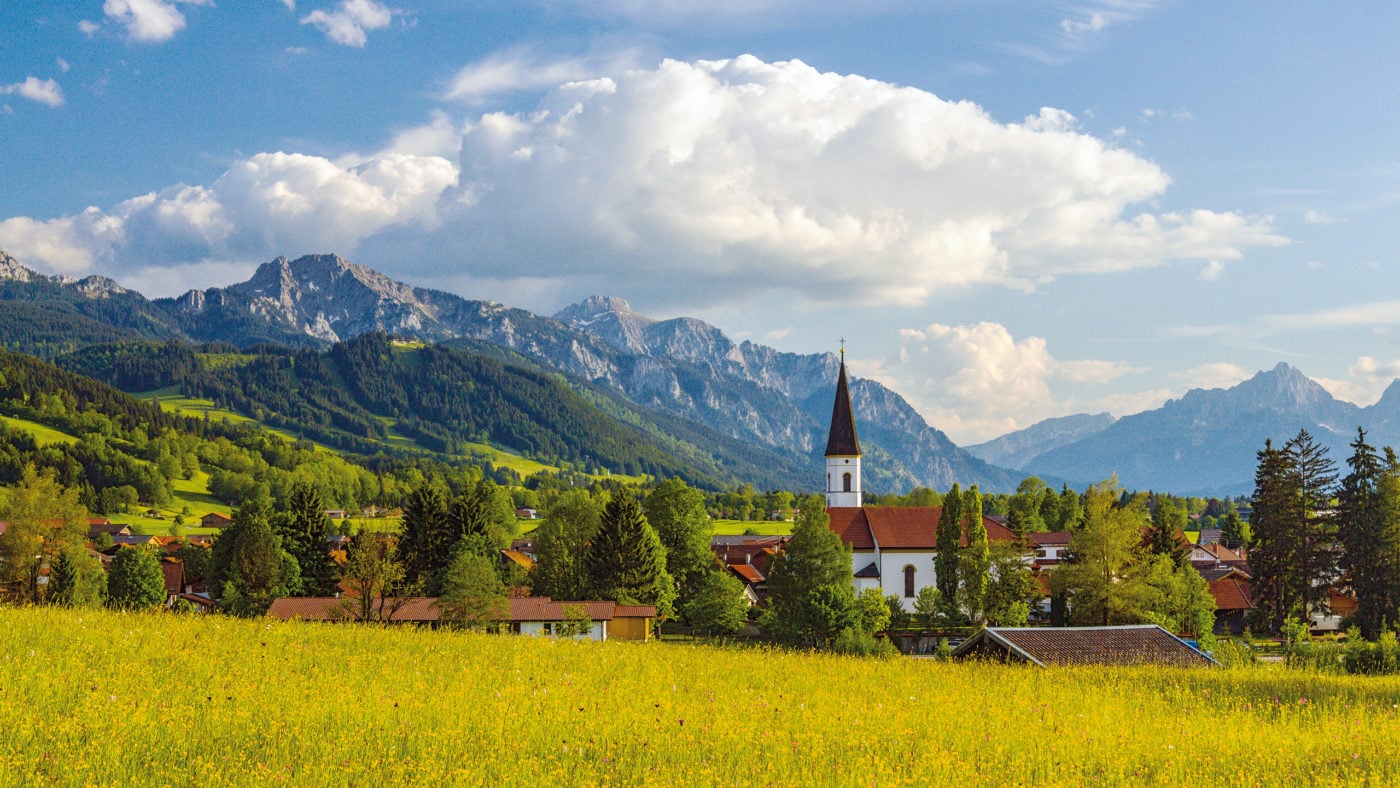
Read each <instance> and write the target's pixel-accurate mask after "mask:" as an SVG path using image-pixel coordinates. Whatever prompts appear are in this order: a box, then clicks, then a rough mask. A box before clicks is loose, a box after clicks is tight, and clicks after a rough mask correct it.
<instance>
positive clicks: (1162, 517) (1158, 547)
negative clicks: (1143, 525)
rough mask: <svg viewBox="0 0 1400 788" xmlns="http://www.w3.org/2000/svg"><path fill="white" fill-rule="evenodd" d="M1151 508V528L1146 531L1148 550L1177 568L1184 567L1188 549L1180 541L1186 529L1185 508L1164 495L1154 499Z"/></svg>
mask: <svg viewBox="0 0 1400 788" xmlns="http://www.w3.org/2000/svg"><path fill="white" fill-rule="evenodd" d="M1155 503H1156V505H1155V506H1153V507H1152V526H1151V528H1150V529H1149V531H1148V550H1150V551H1151V552H1153V553H1155V554H1157V555H1164V556H1167V557H1168V558H1170V559H1171V560H1172V563H1174V564H1176V565H1177V566H1185V565H1186V560H1187V558H1188V557H1189V556H1190V554H1191V552H1190V549H1189V548H1188V547H1187V546H1186V542H1185V541H1184V540H1183V539H1182V536H1181V533H1182V531H1184V530H1185V528H1186V522H1187V518H1186V507H1185V506H1183V505H1182V503H1181V502H1180V501H1178V500H1176V499H1174V498H1169V497H1167V496H1165V495H1159V496H1157V497H1156V502H1155Z"/></svg>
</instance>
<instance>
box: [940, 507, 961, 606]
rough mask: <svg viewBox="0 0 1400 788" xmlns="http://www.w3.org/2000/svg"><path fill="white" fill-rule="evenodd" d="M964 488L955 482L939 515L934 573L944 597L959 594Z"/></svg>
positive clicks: (951, 597)
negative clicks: (959, 553) (959, 547)
mask: <svg viewBox="0 0 1400 788" xmlns="http://www.w3.org/2000/svg"><path fill="white" fill-rule="evenodd" d="M962 499H963V494H962V489H961V488H959V487H958V483H957V482H953V487H952V489H950V490H948V494H947V495H946V496H944V498H943V511H941V512H939V515H938V533H937V537H936V539H935V542H934V544H935V546H936V548H937V550H938V554H937V555H936V556H934V559H933V573H934V577H935V578H936V582H937V586H938V593H940V594H942V595H943V598H944V599H955V598H957V595H958V562H959V560H960V556H959V555H958V545H960V544H961V543H962V537H963V505H962Z"/></svg>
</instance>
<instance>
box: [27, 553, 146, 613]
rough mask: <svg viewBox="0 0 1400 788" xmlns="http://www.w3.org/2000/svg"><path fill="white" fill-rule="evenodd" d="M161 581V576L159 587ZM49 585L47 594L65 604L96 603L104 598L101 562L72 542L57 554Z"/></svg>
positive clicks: (80, 605)
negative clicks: (72, 544) (71, 544)
mask: <svg viewBox="0 0 1400 788" xmlns="http://www.w3.org/2000/svg"><path fill="white" fill-rule="evenodd" d="M164 582H165V581H164V577H162V578H161V585H162V588H163V587H164ZM49 586H50V588H49V594H50V598H51V599H52V600H53V601H54V602H57V603H58V604H60V605H66V606H68V607H98V606H100V605H102V604H103V603H104V602H105V601H106V600H107V573H106V572H104V571H103V569H102V564H101V562H100V561H98V560H97V559H96V558H92V557H89V554H88V553H87V551H85V550H83V549H82V548H80V547H78V546H76V545H74V546H71V547H66V548H64V550H63V552H61V553H59V554H58V560H57V561H55V562H54V565H53V572H52V574H51V575H50V580H49Z"/></svg>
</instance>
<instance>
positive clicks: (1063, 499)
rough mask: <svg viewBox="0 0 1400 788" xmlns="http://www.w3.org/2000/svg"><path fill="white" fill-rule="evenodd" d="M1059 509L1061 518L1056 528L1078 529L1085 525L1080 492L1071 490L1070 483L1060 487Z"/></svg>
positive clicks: (1060, 529)
mask: <svg viewBox="0 0 1400 788" xmlns="http://www.w3.org/2000/svg"><path fill="white" fill-rule="evenodd" d="M1057 510H1058V514H1059V518H1060V519H1059V521H1058V522H1057V523H1056V524H1055V530H1057V531H1077V530H1079V529H1080V528H1082V527H1083V526H1084V506H1083V505H1082V504H1081V502H1080V500H1079V493H1077V492H1075V491H1074V490H1071V489H1070V488H1069V485H1068V484H1065V485H1064V486H1063V487H1062V488H1061V489H1060V505H1059V506H1058V507H1057Z"/></svg>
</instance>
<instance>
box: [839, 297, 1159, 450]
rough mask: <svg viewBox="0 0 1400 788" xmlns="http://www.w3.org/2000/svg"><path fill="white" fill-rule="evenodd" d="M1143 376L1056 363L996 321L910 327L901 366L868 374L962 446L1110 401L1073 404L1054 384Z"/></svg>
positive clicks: (1100, 364) (1036, 341)
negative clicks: (1061, 395) (1053, 386)
mask: <svg viewBox="0 0 1400 788" xmlns="http://www.w3.org/2000/svg"><path fill="white" fill-rule="evenodd" d="M1144 371H1145V370H1144V369H1143V368H1141V367H1134V366H1131V365H1128V364H1124V363H1122V362H1117V361H1103V360H1094V359H1084V360H1057V359H1056V358H1054V357H1053V356H1052V355H1051V353H1050V351H1049V348H1048V347H1047V344H1046V341H1045V339H1043V338H1041V337H1026V338H1025V339H1020V340H1017V339H1016V338H1015V337H1014V336H1013V335H1012V334H1011V332H1010V331H1009V330H1008V329H1007V328H1006V327H1005V326H1003V325H1001V324H999V323H991V322H982V323H977V324H975V325H962V326H950V325H942V324H938V323H935V324H933V325H930V326H928V327H926V328H922V329H905V330H903V331H901V332H900V350H899V355H898V358H897V360H892V361H886V362H884V363H883V364H881V365H880V366H879V367H878V368H875V369H871V370H868V372H869V374H870V376H872V377H875V378H877V379H881V380H883V381H885V382H887V383H889V384H890V385H891V386H892V387H893V388H895V390H897V391H900V392H903V393H904V394H905V395H906V396H909V397H911V400H912V401H913V402H914V404H915V405H916V407H919V409H920V411H921V412H922V413H923V414H924V416H925V417H926V418H927V419H928V420H929V421H930V423H932V424H934V425H935V426H937V427H938V428H939V429H942V430H944V431H945V432H947V433H948V434H949V435H950V436H952V437H953V439H954V440H955V441H958V442H960V443H975V442H978V441H982V440H987V439H989V438H994V437H996V436H998V435H1002V434H1004V433H1007V432H1010V431H1012V430H1016V429H1021V428H1023V427H1028V426H1030V425H1031V424H1033V423H1035V422H1037V421H1040V420H1042V419H1046V418H1050V417H1052V416H1063V415H1066V414H1068V413H1072V412H1074V409H1075V408H1078V409H1081V410H1088V409H1090V408H1091V405H1093V406H1098V407H1096V408H1095V409H1096V410H1104V409H1105V407H1104V406H1103V405H1104V402H1105V400H1097V401H1092V402H1091V401H1080V402H1076V400H1074V399H1073V398H1067V397H1060V396H1058V395H1056V394H1055V393H1054V392H1053V391H1052V383H1055V382H1057V381H1062V382H1065V383H1070V384H1077V385H1081V386H1095V385H1103V384H1106V383H1109V382H1111V381H1114V380H1117V379H1118V378H1121V377H1123V376H1125V375H1129V374H1134V373H1139V372H1144ZM862 374H866V373H864V372H863V373H862ZM1160 402H1161V400H1157V403H1158V404H1160ZM1114 404H1115V405H1116V406H1119V407H1121V406H1122V404H1123V403H1121V402H1115V403H1114ZM1119 407H1115V408H1113V409H1114V410H1119ZM1119 412H1120V413H1121V412H1122V411H1121V410H1119Z"/></svg>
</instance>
